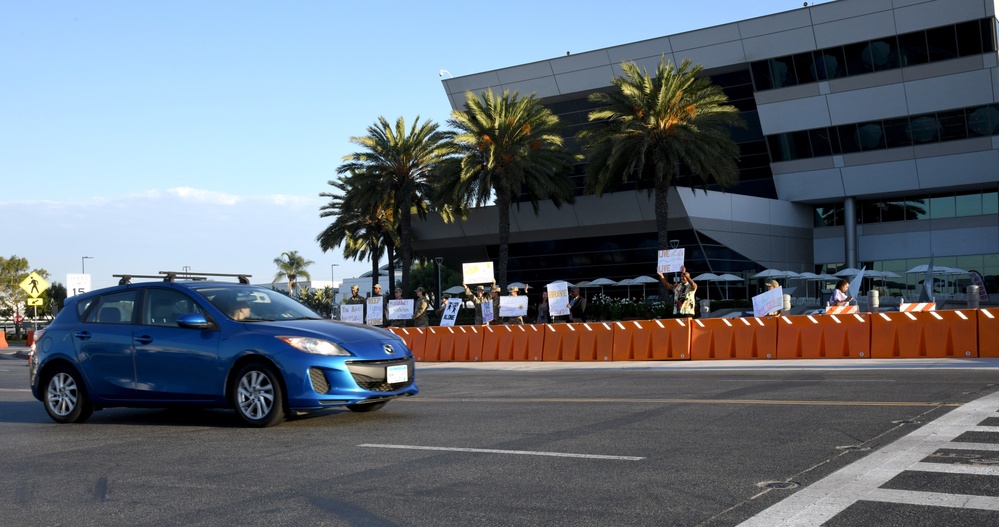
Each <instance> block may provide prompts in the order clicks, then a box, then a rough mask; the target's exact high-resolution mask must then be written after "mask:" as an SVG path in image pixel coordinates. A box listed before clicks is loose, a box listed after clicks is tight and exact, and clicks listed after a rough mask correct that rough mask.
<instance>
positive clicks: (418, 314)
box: [413, 287, 430, 328]
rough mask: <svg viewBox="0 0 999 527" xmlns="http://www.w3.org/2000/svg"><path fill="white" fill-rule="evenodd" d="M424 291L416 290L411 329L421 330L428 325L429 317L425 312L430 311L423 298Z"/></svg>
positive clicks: (418, 288)
mask: <svg viewBox="0 0 999 527" xmlns="http://www.w3.org/2000/svg"><path fill="white" fill-rule="evenodd" d="M424 293H426V289H423V288H422V287H417V288H416V305H415V306H413V327H417V328H423V327H427V326H429V325H430V317H429V316H428V315H427V310H428V309H430V302H428V301H427V297H425V296H424Z"/></svg>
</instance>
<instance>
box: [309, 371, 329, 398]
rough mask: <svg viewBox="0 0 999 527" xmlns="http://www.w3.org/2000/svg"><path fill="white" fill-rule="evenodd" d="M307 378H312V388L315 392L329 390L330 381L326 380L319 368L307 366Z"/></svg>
mask: <svg viewBox="0 0 999 527" xmlns="http://www.w3.org/2000/svg"><path fill="white" fill-rule="evenodd" d="M309 379H311V380H312V389H313V390H315V391H316V393H327V392H329V391H330V382H329V381H328V380H326V375H325V374H324V373H323V370H321V369H319V368H309Z"/></svg>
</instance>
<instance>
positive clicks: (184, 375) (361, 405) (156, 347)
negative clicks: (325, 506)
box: [30, 273, 419, 427]
mask: <svg viewBox="0 0 999 527" xmlns="http://www.w3.org/2000/svg"><path fill="white" fill-rule="evenodd" d="M162 274H164V275H166V276H165V277H159V276H156V277H149V276H141V277H140V276H127V275H116V276H121V277H122V280H121V285H118V286H116V287H110V288H107V289H101V290H98V291H92V292H89V293H86V294H82V295H77V296H73V297H70V298H68V299H67V300H66V304H65V306H64V307H63V309H62V311H60V312H59V315H58V316H56V318H55V320H53V321H52V323H51V324H50V325H49V326H48V327H47V328H45V329H44V330H42V331H39V332H37V333H36V335H35V351H34V353H33V354H32V357H31V361H30V366H31V374H30V376H31V390H32V393H33V394H34V396H35V398H37V399H38V400H40V401H42V403H44V405H45V410H46V411H47V412H48V414H49V416H51V417H52V419H53V420H55V421H56V422H59V423H78V422H82V421H84V420H86V419H87V418H88V417H90V415H91V414H92V413H93V412H94V411H95V410H100V409H103V408H111V407H168V406H200V407H229V408H233V409H234V410H235V411H236V415H238V416H239V417H240V418H241V419H242V420H243V421H244V422H245V423H246V424H248V425H250V426H256V427H265V426H273V425H276V424H278V423H280V422H282V421H283V420H284V419H285V417H286V416H288V415H295V414H298V413H301V412H307V411H312V410H319V409H323V408H330V407H336V406H346V407H347V408H348V409H350V410H353V411H355V412H369V411H372V410H377V409H379V408H381V407H382V406H384V405H385V403H386V402H387V401H389V400H391V399H394V398H396V397H402V396H409V395H415V394H416V393H417V392H418V391H419V389H418V388H417V387H416V383H415V378H414V361H413V354H412V352H411V351H410V350H409V348H407V347H406V344H405V343H404V342H403V341H402V339H400V338H399V337H397V336H396V335H394V334H392V333H390V332H388V331H385V330H383V329H379V328H375V327H370V326H363V325H358V324H348V323H344V322H337V321H332V320H326V319H324V318H322V317H320V316H319V315H317V314H316V313H315V312H314V311H312V310H311V309H309V308H308V307H306V306H304V305H302V304H300V303H299V302H297V301H295V300H294V299H292V298H289V297H288V296H287V295H285V294H283V293H281V292H278V291H274V290H271V289H267V288H264V287H257V286H251V285H248V284H246V283H230V282H220V281H209V280H207V279H208V278H215V277H218V276H237V275H202V276H197V277H193V278H195V279H194V280H191V279H190V278H192V276H191V275H181V276H178V274H177V273H162ZM133 278H162V280H159V281H150V282H143V283H135V284H133V283H131V280H132V279H133ZM180 278H184V279H183V280H181V279H180ZM246 281H247V280H245V277H241V279H240V282H246Z"/></svg>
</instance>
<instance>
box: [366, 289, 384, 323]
mask: <svg viewBox="0 0 999 527" xmlns="http://www.w3.org/2000/svg"><path fill="white" fill-rule="evenodd" d="M365 305H366V306H367V308H368V309H367V314H366V315H367V321H368V324H369V325H372V326H380V325H382V324H384V323H385V321H384V320H382V317H383V316H384V313H383V308H382V297H380V296H371V297H368V299H367V301H366V302H365Z"/></svg>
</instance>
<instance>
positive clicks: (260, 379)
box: [237, 371, 274, 419]
mask: <svg viewBox="0 0 999 527" xmlns="http://www.w3.org/2000/svg"><path fill="white" fill-rule="evenodd" d="M237 396H238V399H239V411H240V412H243V415H245V416H246V417H248V418H250V419H262V418H264V417H265V416H267V414H269V413H270V411H271V408H272V407H273V406H274V384H273V383H272V382H271V379H270V378H269V377H268V376H267V375H266V374H265V373H263V372H261V371H251V372H247V374H246V375H244V376H243V378H241V379H240V380H239V387H238V389H237Z"/></svg>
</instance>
